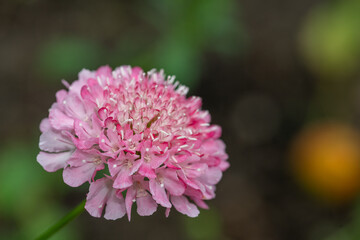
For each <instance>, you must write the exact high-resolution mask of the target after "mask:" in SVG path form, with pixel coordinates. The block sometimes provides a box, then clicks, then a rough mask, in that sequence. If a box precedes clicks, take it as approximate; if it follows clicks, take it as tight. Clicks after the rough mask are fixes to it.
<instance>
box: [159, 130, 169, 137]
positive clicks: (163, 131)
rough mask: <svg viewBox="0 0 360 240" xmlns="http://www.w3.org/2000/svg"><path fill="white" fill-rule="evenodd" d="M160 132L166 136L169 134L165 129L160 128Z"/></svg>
mask: <svg viewBox="0 0 360 240" xmlns="http://www.w3.org/2000/svg"><path fill="white" fill-rule="evenodd" d="M160 132H162V133H163V134H165V135H166V136H169V135H170V134H169V133H167V132H165V131H163V130H160Z"/></svg>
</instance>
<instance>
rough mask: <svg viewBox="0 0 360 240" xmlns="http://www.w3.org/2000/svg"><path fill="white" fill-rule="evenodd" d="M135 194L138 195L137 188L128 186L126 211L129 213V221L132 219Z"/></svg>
mask: <svg viewBox="0 0 360 240" xmlns="http://www.w3.org/2000/svg"><path fill="white" fill-rule="evenodd" d="M135 196H136V190H135V189H134V187H130V188H128V190H127V191H126V197H125V207H126V213H127V215H128V219H129V221H130V219H131V207H132V204H133V201H134V200H135Z"/></svg>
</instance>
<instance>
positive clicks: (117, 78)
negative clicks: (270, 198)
mask: <svg viewBox="0 0 360 240" xmlns="http://www.w3.org/2000/svg"><path fill="white" fill-rule="evenodd" d="M63 83H64V85H65V86H66V87H67V88H68V90H67V91H66V90H60V91H58V92H57V93H56V102H55V103H54V104H53V105H52V106H51V108H50V110H49V116H48V118H45V119H44V120H42V122H41V124H40V130H41V132H42V134H41V136H40V143H39V147H40V149H41V152H40V153H39V155H38V156H37V161H38V162H39V163H40V164H41V165H42V167H43V168H44V169H45V170H46V171H49V172H53V171H56V170H58V169H64V170H63V179H64V182H65V183H66V184H68V185H70V186H72V187H78V186H80V185H82V184H83V183H85V182H89V183H90V189H89V193H88V194H87V199H86V205H85V209H86V210H87V211H88V212H89V213H90V214H91V215H92V216H94V217H101V215H102V213H103V212H105V213H104V217H105V218H106V219H117V218H121V217H123V216H124V215H125V214H127V215H128V218H129V220H130V216H131V208H132V205H133V203H135V202H136V205H137V212H138V214H139V215H141V216H147V215H151V214H153V213H154V212H155V211H156V210H157V207H158V204H160V205H161V206H163V207H165V208H166V211H165V214H166V216H168V215H169V212H170V209H171V207H172V206H174V207H175V209H176V210H177V211H179V212H181V213H183V214H186V215H188V216H190V217H196V216H197V215H198V214H199V210H198V208H197V206H199V207H201V208H207V205H206V203H205V202H204V200H208V199H212V198H214V197H215V193H214V191H215V185H216V184H217V183H218V182H219V180H220V179H221V177H222V172H223V171H224V170H226V169H227V168H228V167H229V163H228V162H227V161H226V160H227V158H228V156H227V154H226V153H225V145H224V143H223V142H222V141H221V140H220V139H219V137H220V135H221V128H220V127H219V126H216V125H210V123H209V122H210V115H209V113H208V112H207V111H203V110H201V109H200V108H201V99H200V98H198V97H190V98H186V96H185V95H186V93H187V91H188V89H187V88H186V87H185V86H182V85H179V84H178V82H175V83H174V77H172V76H169V77H167V78H166V79H165V76H164V73H163V71H160V72H156V71H155V70H152V71H150V72H148V73H144V72H143V70H142V69H141V68H139V67H134V68H132V67H130V66H121V67H118V68H116V69H115V70H112V69H111V68H110V67H108V66H104V67H100V68H99V69H98V70H97V71H89V70H82V71H81V72H80V73H79V80H77V81H75V82H73V83H72V84H69V83H67V82H65V81H64V82H63Z"/></svg>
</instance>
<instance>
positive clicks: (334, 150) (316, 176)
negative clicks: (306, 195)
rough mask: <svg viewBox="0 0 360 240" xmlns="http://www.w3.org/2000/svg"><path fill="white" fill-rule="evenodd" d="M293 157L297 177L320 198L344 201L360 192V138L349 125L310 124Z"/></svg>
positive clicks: (300, 138) (328, 200) (299, 137)
mask: <svg viewBox="0 0 360 240" xmlns="http://www.w3.org/2000/svg"><path fill="white" fill-rule="evenodd" d="M290 156H291V159H292V167H293V170H294V173H295V176H296V178H297V179H298V180H299V181H300V183H302V184H303V185H304V186H305V187H306V188H307V189H308V190H309V191H311V192H312V193H313V194H315V195H316V196H317V197H319V198H320V199H321V200H323V201H325V202H327V203H329V204H343V203H347V202H349V201H351V200H353V199H354V198H355V197H356V195H357V194H358V193H359V189H360V137H359V135H358V133H357V131H356V130H355V129H353V128H351V127H350V126H346V125H342V124H335V123H325V124H316V125H313V126H310V127H308V128H306V129H305V130H303V131H302V132H301V133H300V134H299V136H298V137H297V138H296V139H295V141H294V143H293V145H292V147H291V155H290Z"/></svg>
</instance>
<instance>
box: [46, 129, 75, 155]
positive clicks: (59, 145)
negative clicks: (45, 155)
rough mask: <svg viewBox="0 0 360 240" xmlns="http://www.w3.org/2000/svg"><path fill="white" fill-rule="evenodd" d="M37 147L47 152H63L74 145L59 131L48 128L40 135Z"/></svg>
mask: <svg viewBox="0 0 360 240" xmlns="http://www.w3.org/2000/svg"><path fill="white" fill-rule="evenodd" d="M39 148H40V149H41V150H43V151H47V152H63V151H68V150H72V149H73V148H74V145H73V144H72V143H71V141H70V140H69V139H68V138H66V137H65V136H63V135H62V134H61V133H60V132H56V131H54V130H52V129H50V130H48V131H46V132H43V133H42V134H41V135H40V142H39Z"/></svg>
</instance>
